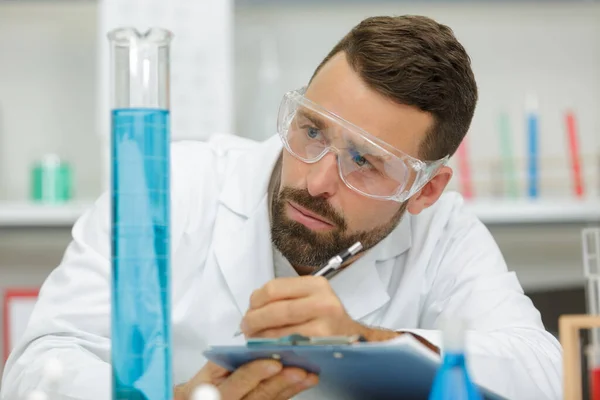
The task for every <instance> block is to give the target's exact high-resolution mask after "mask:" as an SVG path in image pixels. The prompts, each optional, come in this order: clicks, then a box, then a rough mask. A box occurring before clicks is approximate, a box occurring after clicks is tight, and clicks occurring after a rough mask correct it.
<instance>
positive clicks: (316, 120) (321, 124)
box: [298, 109, 327, 129]
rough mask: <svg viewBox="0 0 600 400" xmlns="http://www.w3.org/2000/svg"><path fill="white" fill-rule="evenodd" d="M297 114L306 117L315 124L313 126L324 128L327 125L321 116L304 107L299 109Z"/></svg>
mask: <svg viewBox="0 0 600 400" xmlns="http://www.w3.org/2000/svg"><path fill="white" fill-rule="evenodd" d="M298 115H299V116H301V117H304V118H306V119H307V120H309V121H310V122H312V123H313V124H315V127H317V128H318V129H325V128H326V127H327V124H326V123H325V122H324V121H323V120H322V119H321V118H319V117H318V116H316V115H315V114H313V113H311V112H309V111H308V110H306V109H299V110H298Z"/></svg>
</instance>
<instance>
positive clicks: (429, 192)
mask: <svg viewBox="0 0 600 400" xmlns="http://www.w3.org/2000/svg"><path fill="white" fill-rule="evenodd" d="M452 173H453V172H452V168H450V167H448V166H443V167H442V168H440V170H439V171H438V172H437V173H436V174H435V176H434V177H433V178H431V180H430V181H429V182H427V183H426V184H425V186H423V187H422V188H421V190H419V191H418V192H417V193H416V194H415V195H414V196H413V197H411V198H410V199H409V200H408V206H407V208H406V209H407V210H408V212H409V213H411V214H413V215H416V214H419V213H420V212H421V211H423V210H424V209H426V208H428V207H430V206H431V205H433V204H434V203H435V202H436V201H437V200H438V199H439V198H440V196H441V195H442V193H443V192H444V189H445V188H446V186H447V185H448V182H450V179H451V178H452Z"/></svg>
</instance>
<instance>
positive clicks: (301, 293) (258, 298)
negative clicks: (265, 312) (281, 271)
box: [250, 276, 331, 309]
mask: <svg viewBox="0 0 600 400" xmlns="http://www.w3.org/2000/svg"><path fill="white" fill-rule="evenodd" d="M323 290H329V291H331V287H330V286H329V282H328V281H327V279H325V278H323V277H322V276H301V277H293V278H277V279H273V280H271V281H269V282H267V283H266V284H265V285H264V286H263V287H262V288H260V289H258V290H256V291H254V293H252V296H250V309H255V308H260V307H262V306H264V305H265V304H268V303H270V302H272V301H277V300H285V299H294V298H298V297H306V296H309V295H311V294H312V293H315V292H319V291H323Z"/></svg>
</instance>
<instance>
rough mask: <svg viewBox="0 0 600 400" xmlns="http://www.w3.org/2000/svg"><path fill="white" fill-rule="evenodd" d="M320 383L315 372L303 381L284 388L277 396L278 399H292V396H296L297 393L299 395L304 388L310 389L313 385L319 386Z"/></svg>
mask: <svg viewBox="0 0 600 400" xmlns="http://www.w3.org/2000/svg"><path fill="white" fill-rule="evenodd" d="M318 383H319V377H318V376H317V375H315V374H308V375H307V377H306V379H304V380H303V381H302V382H300V383H298V384H296V385H293V386H290V387H288V388H286V389H284V390H283V391H281V392H280V393H279V394H278V395H277V397H276V398H275V399H276V400H288V399H291V398H292V397H294V396H295V395H297V394H298V393H300V392H302V391H304V390H308V389H310V388H312V387H315V386H317V384H318Z"/></svg>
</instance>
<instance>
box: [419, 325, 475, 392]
mask: <svg viewBox="0 0 600 400" xmlns="http://www.w3.org/2000/svg"><path fill="white" fill-rule="evenodd" d="M464 344H465V329H464V326H463V324H462V323H461V322H457V321H456V322H455V321H453V322H451V323H448V324H447V325H446V327H445V329H444V356H443V360H442V365H441V366H440V368H439V369H438V371H437V373H436V375H435V378H434V381H433V385H432V388H431V392H430V394H429V400H482V396H481V393H480V391H479V389H478V388H477V386H476V385H475V384H474V383H473V382H472V381H471V378H470V376H469V372H468V370H467V364H466V358H465V345H464Z"/></svg>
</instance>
